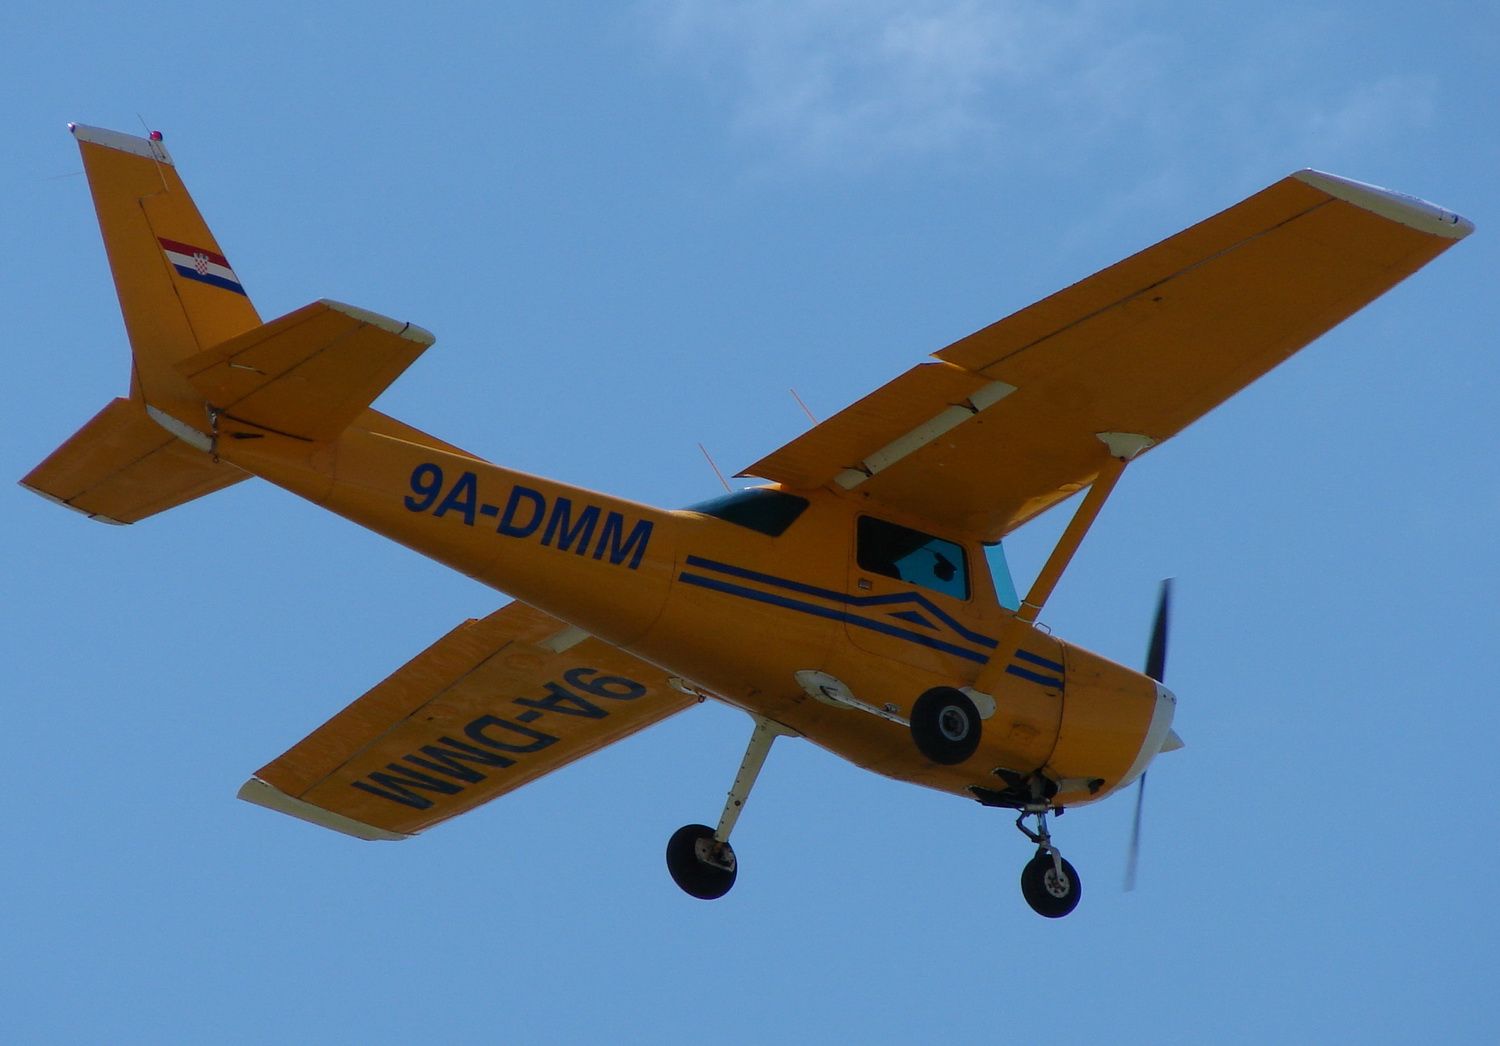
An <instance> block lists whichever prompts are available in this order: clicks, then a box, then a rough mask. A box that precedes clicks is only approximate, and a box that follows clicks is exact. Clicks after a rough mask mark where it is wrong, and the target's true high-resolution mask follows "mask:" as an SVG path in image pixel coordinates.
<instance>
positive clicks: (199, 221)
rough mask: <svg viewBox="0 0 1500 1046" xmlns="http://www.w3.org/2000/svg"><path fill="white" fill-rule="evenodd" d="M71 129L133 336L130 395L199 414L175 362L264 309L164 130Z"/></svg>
mask: <svg viewBox="0 0 1500 1046" xmlns="http://www.w3.org/2000/svg"><path fill="white" fill-rule="evenodd" d="M69 129H70V130H71V131H72V132H73V136H74V137H75V138H77V139H78V148H79V151H80V152H82V154H83V166H84V170H85V171H86V172H87V173H88V179H89V190H90V191H91V192H92V193H93V196H94V209H95V210H96V211H97V212H98V215H99V231H100V232H101V233H103V235H104V249H105V251H106V253H107V254H108V255H109V267H110V270H111V271H112V272H113V274H114V278H115V290H116V292H117V293H118V294H119V296H120V311H121V312H122V313H123V314H124V317H125V330H126V333H127V334H128V335H129V337H130V349H131V353H132V355H133V357H134V360H135V367H134V371H133V375H132V382H131V397H132V398H133V399H139V400H145V401H146V402H147V403H150V404H151V405H152V406H154V407H156V408H157V409H159V410H162V411H164V412H166V413H168V414H172V415H175V416H183V415H184V411H189V412H195V413H196V414H198V415H201V412H202V407H201V404H202V400H201V398H200V397H198V396H197V395H196V394H195V393H194V392H193V391H192V389H191V388H190V387H189V385H188V383H187V381H186V380H185V379H184V378H183V376H182V375H181V374H179V373H178V372H177V370H176V365H177V364H178V363H180V362H182V361H183V360H185V359H187V358H188V357H189V356H193V355H196V354H197V353H199V352H202V351H203V350H204V349H207V348H210V347H211V346H214V345H218V344H220V343H221V342H224V341H227V340H229V339H230V338H232V337H234V336H235V335H237V334H243V333H244V332H245V331H247V330H250V329H252V328H254V327H258V326H259V325H260V316H259V315H258V314H257V313H256V311H255V306H253V305H251V304H250V299H249V298H248V297H247V296H246V294H245V288H244V287H243V286H241V284H240V281H239V277H238V276H236V275H235V273H234V269H232V268H231V267H230V265H229V261H228V259H226V258H225V257H224V254H223V252H222V251H221V250H220V249H219V244H218V241H216V240H215V239H214V236H213V233H211V232H209V230H208V225H207V224H206V223H205V222H204V221H203V216H202V215H200V214H199V213H198V208H197V206H196V205H195V204H194V203H193V198H192V197H191V196H189V195H188V191H187V189H185V188H184V187H183V184H182V179H181V178H179V177H178V175H177V168H176V167H174V166H173V164H172V158H171V156H170V155H168V153H167V150H166V147H165V146H163V145H162V143H161V140H160V136H158V135H155V134H153V135H152V137H151V138H137V137H135V136H133V135H128V134H121V133H120V132H119V131H107V130H103V129H101V128H97V127H85V126H83V125H81V124H72V125H70V128H69ZM192 420H194V421H196V420H197V418H196V417H195V418H193V419H192Z"/></svg>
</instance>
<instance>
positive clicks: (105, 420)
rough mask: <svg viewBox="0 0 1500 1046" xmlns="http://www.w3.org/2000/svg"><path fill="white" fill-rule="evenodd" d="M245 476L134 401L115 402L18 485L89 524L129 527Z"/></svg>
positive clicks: (120, 400) (245, 474) (236, 481)
mask: <svg viewBox="0 0 1500 1046" xmlns="http://www.w3.org/2000/svg"><path fill="white" fill-rule="evenodd" d="M246 477H247V473H245V472H242V471H240V470H239V469H237V468H235V467H234V466H233V465H227V464H225V463H223V462H221V461H215V460H214V459H213V458H211V457H209V455H207V454H205V453H203V452H202V451H201V450H196V449H194V448H193V447H190V446H188V445H187V444H186V443H184V442H183V441H182V440H180V439H178V438H177V437H175V436H173V435H172V434H171V433H169V432H167V431H166V430H165V429H163V428H162V427H161V426H160V425H158V424H157V423H156V422H155V421H153V420H152V419H151V418H150V417H149V416H148V415H147V414H146V410H145V407H144V405H143V404H141V403H140V402H139V401H137V400H130V399H117V400H115V401H114V402H113V403H111V404H110V405H109V406H107V407H105V408H104V409H103V410H101V411H100V412H99V413H98V414H97V415H95V416H94V418H93V420H92V421H90V422H89V423H88V424H87V425H85V426H84V427H83V428H81V429H79V430H78V431H77V432H76V433H74V435H73V436H72V438H70V439H69V440H68V441H67V442H66V443H64V444H63V445H62V446H61V447H58V448H57V450H55V451H53V452H52V455H51V456H50V457H48V458H47V460H46V461H44V462H42V463H41V464H40V465H38V466H37V467H36V468H34V469H32V470H31V474H30V475H28V476H27V477H26V478H25V479H23V480H21V486H23V487H26V488H27V489H28V490H33V491H35V492H36V493H38V494H40V495H42V496H43V497H45V498H48V499H50V500H52V501H56V502H58V503H59V504H61V505H65V506H67V507H68V508H71V509H73V510H74V511H77V512H82V513H83V514H84V515H86V516H88V517H90V518H91V519H97V520H101V521H102V522H105V523H135V522H136V521H138V520H142V519H145V518H146V517H147V516H153V515H155V514H156V513H158V512H165V511H166V510H167V509H169V508H172V507H174V506H176V505H181V504H182V503H183V502H185V501H192V500H193V499H194V498H200V497H202V496H203V495H205V494H212V493H213V492H214V491H216V490H220V489H222V488H223V487H227V486H229V485H230V484H232V483H238V482H239V481H240V480H242V479H245V478H246Z"/></svg>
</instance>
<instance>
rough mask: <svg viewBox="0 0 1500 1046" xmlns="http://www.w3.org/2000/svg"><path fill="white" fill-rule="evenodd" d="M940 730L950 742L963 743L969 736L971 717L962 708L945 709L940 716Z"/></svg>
mask: <svg viewBox="0 0 1500 1046" xmlns="http://www.w3.org/2000/svg"><path fill="white" fill-rule="evenodd" d="M938 729H939V730H941V731H942V732H943V736H944V737H946V738H947V739H948V740H950V741H962V740H963V739H964V738H965V737H967V736H969V717H968V716H967V715H965V714H964V710H963V709H962V708H953V707H949V708H945V709H943V713H942V715H940V716H938Z"/></svg>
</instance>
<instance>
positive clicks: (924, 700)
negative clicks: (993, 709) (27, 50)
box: [911, 686, 980, 766]
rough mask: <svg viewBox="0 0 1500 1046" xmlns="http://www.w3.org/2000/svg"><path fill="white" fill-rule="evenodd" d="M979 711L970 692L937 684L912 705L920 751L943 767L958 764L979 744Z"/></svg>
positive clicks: (913, 727)
mask: <svg viewBox="0 0 1500 1046" xmlns="http://www.w3.org/2000/svg"><path fill="white" fill-rule="evenodd" d="M979 732H980V725H979V710H978V709H977V708H975V707H974V702H973V701H971V700H969V695H968V694H965V693H964V692H963V691H962V690H955V689H953V687H951V686H935V687H933V688H932V689H931V690H929V691H927V692H926V693H925V694H923V695H922V696H921V697H919V698H917V703H916V704H914V705H912V706H911V739H912V741H914V742H915V743H916V746H917V750H918V751H920V752H921V753H922V754H923V755H925V756H926V757H927V758H928V759H931V760H932V761H933V762H934V763H940V764H942V765H943V766H957V765H958V764H959V763H962V762H963V761H964V760H965V759H968V758H969V756H971V755H973V754H974V750H975V749H977V748H978V747H979Z"/></svg>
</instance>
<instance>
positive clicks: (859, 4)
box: [638, 0, 1437, 193]
mask: <svg viewBox="0 0 1500 1046" xmlns="http://www.w3.org/2000/svg"><path fill="white" fill-rule="evenodd" d="M638 10H640V11H642V12H644V14H645V16H646V18H647V19H648V20H649V22H650V24H651V27H652V31H653V32H654V34H655V36H656V38H657V41H658V43H659V45H660V47H661V48H662V49H663V50H664V51H665V53H666V54H667V55H668V56H669V57H670V59H671V60H672V61H674V62H677V63H680V64H683V65H690V66H693V67H695V68H696V69H697V71H698V72H699V74H700V75H701V77H702V81H703V82H704V83H705V84H706V85H707V86H708V89H709V90H710V91H711V92H718V94H719V96H720V98H721V99H722V101H723V103H724V104H725V106H726V109H727V119H726V123H727V130H728V131H729V133H730V135H731V136H732V139H733V140H734V141H735V142H736V144H737V146H738V147H740V148H745V149H748V150H749V151H750V152H752V153H754V154H755V155H756V157H757V162H759V163H760V164H763V165H771V166H785V165H787V164H791V165H792V166H794V167H797V168H806V167H809V166H811V167H826V168H861V167H868V166H872V165H876V164H884V163H888V162H892V161H899V160H902V159H905V158H914V157H920V158H922V159H924V160H930V159H932V158H933V157H935V156H942V155H951V156H961V157H964V158H966V159H968V158H978V159H980V160H981V161H993V160H995V159H997V158H998V159H999V160H1001V161H1002V162H1006V161H1009V162H1012V163H1017V164H1021V165H1024V166H1027V167H1033V168H1034V167H1036V166H1038V165H1048V166H1049V167H1052V168H1054V169H1055V168H1059V167H1062V168H1067V167H1077V166H1084V165H1097V164H1100V163H1103V164H1105V165H1107V166H1110V167H1114V168H1117V169H1118V168H1120V167H1122V166H1124V165H1126V164H1127V162H1128V161H1133V164H1134V166H1135V167H1137V168H1139V169H1142V170H1144V171H1149V172H1150V174H1149V175H1148V176H1147V180H1148V181H1150V182H1152V183H1154V184H1155V186H1156V190H1155V191H1172V190H1171V186H1172V185H1173V184H1175V183H1180V182H1182V181H1184V180H1190V179H1194V178H1200V177H1202V175H1203V172H1204V170H1205V169H1206V168H1212V169H1214V170H1216V171H1217V172H1219V174H1220V176H1221V177H1222V176H1223V175H1225V174H1228V175H1229V178H1230V180H1233V179H1234V178H1235V177H1237V176H1238V172H1243V174H1244V176H1245V177H1246V178H1247V179H1250V180H1254V179H1258V178H1262V177H1264V174H1265V171H1266V169H1267V168H1269V169H1271V170H1277V169H1280V168H1283V167H1285V168H1286V169H1287V170H1290V169H1291V168H1290V167H1286V164H1287V163H1288V162H1290V163H1292V165H1293V166H1297V165H1300V164H1302V163H1305V162H1310V161H1313V160H1319V159H1321V158H1328V162H1341V161H1342V160H1343V159H1344V158H1345V156H1348V155H1352V154H1357V153H1359V152H1360V151H1361V150H1366V149H1369V148H1371V147H1373V146H1376V145H1378V144H1379V143H1381V142H1382V141H1386V140H1388V139H1389V137H1390V136H1391V135H1393V134H1397V133H1401V132H1402V131H1403V130H1405V129H1408V128H1410V127H1412V126H1419V125H1421V124H1423V123H1425V122H1427V121H1428V120H1429V119H1430V112H1431V109H1432V99H1433V97H1434V96H1435V93H1436V90H1437V84H1436V80H1435V79H1434V78H1431V77H1426V78H1424V77H1422V76H1409V75H1408V76H1397V75H1394V74H1391V73H1390V72H1389V71H1388V70H1386V71H1382V72H1381V73H1380V74H1378V75H1375V76H1373V77H1372V76H1370V75H1369V74H1370V72H1371V70H1369V69H1368V68H1364V69H1361V70H1360V72H1363V73H1364V74H1365V75H1364V76H1363V77H1356V78H1347V77H1348V74H1349V72H1350V71H1351V69H1350V65H1349V64H1348V63H1346V62H1342V61H1340V59H1348V58H1351V57H1354V56H1355V55H1357V52H1349V51H1348V50H1346V48H1347V46H1348V45H1346V44H1345V41H1346V40H1347V39H1348V38H1349V37H1348V34H1347V33H1345V32H1343V31H1342V30H1343V29H1344V28H1346V27H1345V25H1344V23H1343V22H1342V21H1340V19H1341V18H1344V17H1345V16H1342V15H1337V14H1330V13H1322V14H1319V13H1317V12H1308V13H1305V14H1304V15H1303V16H1302V17H1300V18H1297V19H1289V18H1284V17H1281V18H1267V19H1266V20H1265V21H1263V22H1260V23H1255V22H1246V23H1244V24H1243V25H1241V24H1239V23H1236V22H1234V21H1233V20H1229V21H1228V22H1226V23H1224V24H1215V25H1212V26H1209V27H1206V26H1203V25H1197V26H1194V25H1193V24H1192V22H1191V21H1183V20H1182V19H1181V18H1180V17H1179V16H1178V14H1174V13H1173V11H1172V9H1171V7H1170V5H1169V6H1168V7H1167V8H1163V9H1154V8H1153V9H1145V8H1142V7H1140V6H1139V5H1136V4H1132V3H1130V2H1129V0H1117V2H1110V3H1105V2H1103V0H1046V2H1044V0H643V2H642V5H641V7H640V8H638ZM1341 76H1344V77H1346V78H1345V79H1340V77H1341ZM1247 184H1248V183H1247ZM1142 191H1143V192H1147V193H1149V192H1151V191H1153V190H1152V189H1151V188H1149V187H1147V186H1142Z"/></svg>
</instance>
